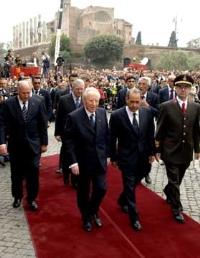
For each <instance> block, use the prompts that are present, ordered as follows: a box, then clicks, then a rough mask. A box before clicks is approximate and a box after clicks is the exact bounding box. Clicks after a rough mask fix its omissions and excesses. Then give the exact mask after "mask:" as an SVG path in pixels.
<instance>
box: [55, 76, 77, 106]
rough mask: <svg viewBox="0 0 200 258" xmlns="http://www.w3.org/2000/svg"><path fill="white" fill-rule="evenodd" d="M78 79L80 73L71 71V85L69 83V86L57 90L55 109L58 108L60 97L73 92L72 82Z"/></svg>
mask: <svg viewBox="0 0 200 258" xmlns="http://www.w3.org/2000/svg"><path fill="white" fill-rule="evenodd" d="M76 79H78V74H77V73H71V74H70V75H69V85H68V87H66V88H65V89H64V90H58V91H57V92H56V95H55V102H54V105H53V106H54V109H55V110H57V107H58V102H59V99H60V97H61V96H64V95H66V94H69V93H71V91H72V83H73V81H75V80H76Z"/></svg>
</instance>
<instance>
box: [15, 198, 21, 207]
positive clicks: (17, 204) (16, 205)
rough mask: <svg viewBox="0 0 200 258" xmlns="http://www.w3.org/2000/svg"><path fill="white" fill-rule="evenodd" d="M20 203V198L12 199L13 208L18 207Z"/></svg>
mask: <svg viewBox="0 0 200 258" xmlns="http://www.w3.org/2000/svg"><path fill="white" fill-rule="evenodd" d="M20 205H21V200H20V199H18V198H15V199H14V202H13V208H18V207H19V206H20Z"/></svg>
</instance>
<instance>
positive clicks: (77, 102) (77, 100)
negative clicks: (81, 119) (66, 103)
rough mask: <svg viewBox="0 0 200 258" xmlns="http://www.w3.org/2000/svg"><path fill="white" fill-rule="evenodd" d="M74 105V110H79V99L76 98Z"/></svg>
mask: <svg viewBox="0 0 200 258" xmlns="http://www.w3.org/2000/svg"><path fill="white" fill-rule="evenodd" d="M75 105H76V108H79V106H80V103H79V99H78V98H77V99H76V102H75Z"/></svg>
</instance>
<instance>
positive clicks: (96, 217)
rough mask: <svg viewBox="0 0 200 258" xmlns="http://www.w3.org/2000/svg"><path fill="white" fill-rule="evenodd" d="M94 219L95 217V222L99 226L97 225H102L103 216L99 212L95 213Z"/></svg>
mask: <svg viewBox="0 0 200 258" xmlns="http://www.w3.org/2000/svg"><path fill="white" fill-rule="evenodd" d="M92 217H93V219H94V224H95V225H96V226H97V227H99V228H100V227H102V222H101V218H100V217H99V214H98V213H95V214H93V216H92Z"/></svg>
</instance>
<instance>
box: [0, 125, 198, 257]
mask: <svg viewBox="0 0 200 258" xmlns="http://www.w3.org/2000/svg"><path fill="white" fill-rule="evenodd" d="M53 133H54V123H52V124H51V125H50V128H49V146H48V151H47V152H46V153H45V154H43V156H48V155H52V154H56V153H59V151H60V143H58V142H57V141H56V140H55V139H54V136H53ZM151 178H152V184H151V185H147V187H148V188H150V189H152V190H153V191H154V192H156V193H157V194H158V195H160V196H162V197H164V195H163V191H162V190H163V188H164V186H165V184H166V175H165V166H164V165H160V164H159V163H157V162H156V161H155V162H154V163H153V166H152V171H151ZM143 183H144V184H145V182H143ZM181 200H182V204H183V207H184V212H185V213H186V214H188V215H189V216H190V217H192V218H193V219H194V220H196V221H197V222H199V223H200V163H199V161H194V162H192V163H191V165H190V168H189V169H188V171H187V172H186V175H185V177H184V180H183V183H182V185H181ZM12 202H13V198H12V196H11V191H10V169H9V163H7V164H6V167H1V166H0V258H35V257H36V255H35V251H34V248H33V244H32V240H31V236H30V232H29V228H28V226H27V222H26V217H25V213H24V209H23V207H20V208H18V209H13V208H12Z"/></svg>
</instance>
